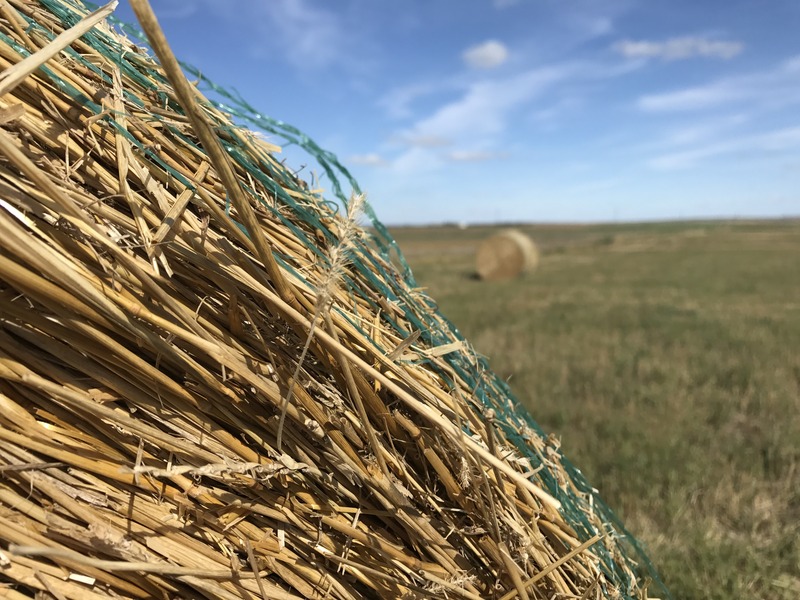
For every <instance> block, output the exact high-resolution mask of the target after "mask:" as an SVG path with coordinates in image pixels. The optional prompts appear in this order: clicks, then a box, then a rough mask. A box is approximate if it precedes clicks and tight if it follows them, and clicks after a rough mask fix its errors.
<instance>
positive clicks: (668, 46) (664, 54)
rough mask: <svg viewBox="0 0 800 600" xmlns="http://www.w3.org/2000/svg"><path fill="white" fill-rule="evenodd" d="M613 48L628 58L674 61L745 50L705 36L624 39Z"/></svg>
mask: <svg viewBox="0 0 800 600" xmlns="http://www.w3.org/2000/svg"><path fill="white" fill-rule="evenodd" d="M612 48H613V49H614V50H615V51H616V52H618V53H619V54H621V55H622V56H624V57H626V58H658V59H661V60H664V61H672V60H685V59H689V58H697V57H702V58H721V59H731V58H733V57H734V56H737V55H738V54H740V53H741V52H742V50H744V44H742V43H741V42H733V41H725V40H714V39H708V38H703V37H678V38H671V39H668V40H665V41H663V42H654V41H649V40H622V41H619V42H617V43H616V44H614V45H613V46H612Z"/></svg>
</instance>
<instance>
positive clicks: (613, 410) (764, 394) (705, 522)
mask: <svg viewBox="0 0 800 600" xmlns="http://www.w3.org/2000/svg"><path fill="white" fill-rule="evenodd" d="M518 229H520V230H522V231H523V232H525V233H527V234H528V235H530V236H531V237H532V238H533V239H534V240H535V242H536V243H537V245H538V246H539V248H540V250H541V254H542V257H541V261H540V264H539V267H538V269H537V270H536V271H535V272H533V273H529V274H526V275H525V276H523V277H521V278H519V279H516V280H513V281H509V282H501V283H493V282H492V283H490V282H483V281H479V280H477V279H476V277H475V276H474V271H475V268H474V255H475V249H476V247H477V245H478V244H479V243H480V241H481V240H483V239H484V238H486V237H487V236H489V235H491V234H492V233H494V231H495V230H496V228H493V227H488V226H486V227H483V226H482V227H470V228H467V229H464V230H462V229H459V228H457V227H448V226H441V227H420V228H393V229H392V234H393V235H394V236H395V238H396V239H397V241H398V243H399V245H400V247H401V249H402V250H403V252H404V253H405V255H406V259H407V260H408V262H409V264H410V265H411V267H412V269H413V272H414V275H415V277H416V279H417V282H418V283H419V285H420V286H421V287H424V288H425V289H426V291H427V292H428V293H429V294H430V295H431V296H432V297H433V298H434V299H435V300H436V301H437V303H438V304H439V307H440V309H441V311H442V313H443V314H444V315H445V316H446V317H448V318H449V319H450V320H451V321H453V322H454V324H455V325H456V326H457V327H458V328H459V329H460V331H461V332H462V333H463V334H464V336H465V337H466V338H467V339H468V340H470V342H471V343H472V344H473V346H474V347H475V350H476V351H477V352H479V353H481V354H483V355H485V356H487V357H488V358H489V362H490V365H491V366H492V368H493V370H494V371H496V372H497V373H499V374H500V375H501V376H502V377H504V378H506V379H508V381H509V383H510V385H511V388H512V390H513V391H514V393H515V395H516V396H517V398H518V399H519V400H520V401H521V402H522V403H523V404H524V405H525V406H526V407H527V408H528V410H529V411H530V412H531V414H532V415H533V417H534V419H535V420H536V421H537V422H538V423H539V424H540V425H541V426H542V427H543V428H544V430H545V431H546V432H549V433H553V434H555V435H556V436H557V437H559V438H560V439H561V443H562V449H563V451H564V454H565V455H566V456H567V457H568V458H569V459H570V460H571V461H572V462H573V463H575V464H576V465H577V466H578V467H579V468H580V469H581V470H582V471H583V472H584V474H585V475H586V476H587V478H588V479H589V481H590V482H591V483H592V485H594V486H595V487H597V488H598V489H599V490H600V494H601V496H602V497H603V499H604V500H605V501H606V502H607V503H608V504H609V505H610V506H611V507H612V508H613V509H614V510H615V511H616V513H617V514H618V516H620V517H621V518H622V520H623V521H624V522H625V524H626V525H627V527H628V528H629V530H630V531H631V532H632V533H633V534H634V535H635V536H636V537H637V538H639V539H640V540H641V541H642V542H643V543H644V545H645V546H646V548H647V550H648V553H649V555H650V558H651V559H652V560H653V562H654V563H655V564H656V566H657V568H658V570H659V571H660V573H661V575H662V578H663V579H664V581H665V582H666V584H667V586H668V587H669V588H670V591H671V592H672V594H673V597H674V598H675V599H676V600H681V599H695V598H697V599H700V598H704V599H713V600H716V599H719V600H722V599H726V600H727V599H732V598H755V599H764V600H766V599H770V600H773V599H779V600H784V599H785V600H789V599H792V600H794V599H796V598H798V597H800V221H796V220H795V221H791V220H786V221H764V222H756V221H732V222H675V223H647V224H613V225H564V226H559V225H542V226H520V227H518Z"/></svg>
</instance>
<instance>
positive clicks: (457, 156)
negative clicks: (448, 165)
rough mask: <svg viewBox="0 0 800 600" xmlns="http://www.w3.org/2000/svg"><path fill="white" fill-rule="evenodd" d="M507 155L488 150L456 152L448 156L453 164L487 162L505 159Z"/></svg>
mask: <svg viewBox="0 0 800 600" xmlns="http://www.w3.org/2000/svg"><path fill="white" fill-rule="evenodd" d="M506 156H507V154H505V153H502V152H489V151H486V150H454V151H452V152H449V153H448V154H447V155H446V158H447V160H449V161H451V162H470V163H471V162H485V161H487V160H495V159H498V158H505V157H506Z"/></svg>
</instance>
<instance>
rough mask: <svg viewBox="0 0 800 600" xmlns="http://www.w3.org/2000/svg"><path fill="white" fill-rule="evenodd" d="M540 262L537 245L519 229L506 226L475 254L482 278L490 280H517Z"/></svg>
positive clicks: (479, 275)
mask: <svg viewBox="0 0 800 600" xmlns="http://www.w3.org/2000/svg"><path fill="white" fill-rule="evenodd" d="M538 264H539V251H538V250H537V248H536V244H534V243H533V240H532V239H531V238H529V237H528V236H527V235H525V234H524V233H522V232H521V231H519V230H517V229H506V230H504V231H501V232H500V233H497V234H495V235H493V236H491V237H489V238H487V239H485V240H484V241H483V242H482V243H481V244H480V246H478V252H477V254H476V255H475V267H476V270H477V273H478V277H480V278H481V279H484V280H486V281H504V280H508V279H514V278H515V277H519V276H520V275H522V274H523V273H528V272H530V271H532V270H534V269H535V268H536V266H537V265H538Z"/></svg>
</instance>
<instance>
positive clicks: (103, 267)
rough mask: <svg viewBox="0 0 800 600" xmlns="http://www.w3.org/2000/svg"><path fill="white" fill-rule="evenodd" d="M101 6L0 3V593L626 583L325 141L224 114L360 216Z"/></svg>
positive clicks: (569, 485) (295, 594)
mask: <svg viewBox="0 0 800 600" xmlns="http://www.w3.org/2000/svg"><path fill="white" fill-rule="evenodd" d="M113 5H114V3H112V4H110V5H108V6H107V7H105V8H104V9H102V10H100V11H96V12H94V13H91V14H90V13H89V11H88V10H87V8H86V7H84V6H83V5H82V4H80V3H78V2H73V1H71V0H41V1H40V2H36V1H33V0H8V1H0V14H2V19H0V69H2V70H3V74H2V75H0V86H4V87H2V88H1V89H2V90H3V92H4V93H3V95H2V96H1V97H0V586H3V588H4V593H6V592H7V593H8V595H9V597H12V598H30V597H39V596H46V595H47V596H52V597H55V598H59V599H60V598H66V599H72V598H108V597H122V598H149V597H163V598H186V597H200V596H202V597H205V598H210V599H228V598H285V599H290V598H291V599H294V598H320V599H321V598H326V599H334V600H338V599H342V600H344V599H347V600H355V599H357V598H395V597H397V598H400V597H407V598H412V597H413V598H426V597H428V598H441V597H447V598H469V599H473V600H474V599H476V598H512V597H516V596H518V597H520V598H523V599H524V598H542V597H548V598H549V597H554V596H557V595H561V597H593V594H595V593H598V594H603V595H604V596H605V597H607V598H630V599H633V598H639V596H640V592H642V587H641V586H640V583H639V581H640V580H639V576H638V574H637V573H635V571H634V568H635V565H634V559H633V558H632V556H633V555H634V554H635V553H632V551H631V548H630V546H629V545H628V542H629V541H630V540H629V539H628V538H627V537H626V535H625V533H624V530H622V529H621V528H619V527H618V526H617V524H616V523H615V521H614V519H613V514H612V513H610V512H609V511H606V509H605V508H604V507H603V505H602V503H601V502H600V501H599V499H598V498H596V495H595V493H594V492H593V491H592V490H591V488H590V487H589V486H588V484H586V483H585V481H583V479H582V478H581V477H580V475H579V473H578V472H577V471H575V470H574V469H573V468H572V467H571V466H570V465H569V463H568V462H567V461H566V460H565V459H564V458H563V457H562V456H561V454H560V451H559V450H558V449H557V448H556V447H554V446H553V444H552V443H551V441H550V440H549V439H548V438H547V437H546V436H545V435H544V434H542V433H541V432H540V430H538V428H537V426H536V425H535V422H533V420H532V419H531V418H530V416H529V415H527V414H526V413H525V412H524V411H521V410H520V409H519V408H518V406H517V405H516V403H515V401H514V400H513V396H511V395H510V393H509V392H508V390H507V389H505V388H504V387H503V386H502V384H501V383H500V382H499V380H497V379H496V378H495V377H494V376H493V375H492V374H491V373H490V372H489V371H488V370H487V369H486V366H485V364H484V363H483V362H482V361H481V359H479V358H477V357H476V354H475V353H474V351H473V350H472V349H471V347H470V346H469V344H468V343H467V342H466V341H465V340H463V339H462V338H461V337H460V336H458V335H457V333H456V332H455V331H454V329H453V328H452V327H451V326H450V324H449V323H448V322H447V321H446V320H445V319H444V318H443V317H441V315H439V314H438V312H436V311H435V309H433V308H432V306H433V304H432V301H431V300H430V299H428V298H427V297H426V296H424V295H423V294H422V293H421V292H420V291H419V290H418V289H416V287H415V285H414V283H413V279H412V278H411V277H410V275H409V274H408V273H407V272H406V271H405V270H404V268H403V266H402V265H403V261H402V258H401V259H400V260H394V259H393V258H392V257H391V253H393V252H395V247H394V245H393V242H391V240H390V238H388V237H386V234H385V229H384V228H383V227H382V226H381V225H380V224H379V223H378V222H377V221H372V222H371V226H370V227H363V226H361V225H360V224H359V220H358V216H357V213H358V212H359V211H358V210H356V209H357V205H359V204H361V203H363V202H364V201H363V197H362V194H361V192H360V190H359V189H358V187H357V185H356V184H355V182H353V181H352V180H351V179H350V178H349V175H348V174H347V173H346V171H345V170H344V169H343V168H340V166H338V162H336V160H335V157H332V156H331V155H329V154H327V153H325V152H324V151H322V150H320V149H318V148H317V147H316V146H315V145H314V144H313V142H311V141H310V140H309V139H308V138H305V137H304V136H303V135H302V134H301V133H300V132H298V131H297V130H294V129H292V128H290V127H288V126H284V125H280V126H279V125H278V124H277V123H276V122H274V121H270V120H268V119H266V118H263V117H262V116H261V115H259V114H257V113H255V111H250V112H248V113H247V115H246V116H242V115H243V114H244V113H241V112H237V113H236V114H237V115H238V116H239V117H240V118H241V119H242V120H247V119H249V120H250V121H252V122H258V123H260V124H261V126H263V128H264V129H266V130H270V128H272V129H273V130H274V131H279V130H280V131H281V132H282V134H285V136H284V137H285V138H286V139H290V140H295V141H296V142H298V143H301V144H302V145H303V146H305V147H306V148H310V149H312V150H313V152H314V153H315V156H316V157H317V158H318V160H319V163H320V164H321V165H322V168H323V170H324V171H325V172H326V173H327V174H329V175H330V176H331V177H332V179H330V185H331V187H332V189H333V194H334V197H336V198H337V199H338V202H339V203H340V204H341V205H343V206H344V207H345V208H346V209H347V210H346V211H340V210H339V209H338V207H337V204H336V202H333V201H331V200H330V199H327V198H326V197H325V196H324V192H323V191H320V190H316V189H314V188H315V185H314V184H315V182H313V181H312V182H302V181H300V180H299V179H298V178H297V176H296V174H294V173H292V172H291V171H289V170H288V169H287V168H285V167H284V166H283V164H282V163H281V162H280V161H279V160H278V159H277V158H276V153H277V152H278V151H279V148H278V146H277V145H276V144H275V143H273V142H272V141H268V140H265V139H264V138H263V137H262V136H260V135H256V134H255V133H254V132H253V131H252V130H249V129H247V128H245V127H243V126H241V125H237V124H236V123H234V122H233V120H232V117H231V115H230V112H234V110H233V109H231V111H230V112H228V111H226V110H223V106H222V104H221V102H220V101H219V97H220V94H221V95H222V97H226V96H225V93H223V92H224V91H220V90H217V91H216V92H215V94H216V96H217V99H216V100H209V99H208V98H206V97H205V96H204V95H203V94H202V93H201V92H200V91H199V90H197V89H195V88H194V87H193V86H191V85H190V84H189V83H188V82H187V81H186V78H185V76H184V74H183V73H184V69H185V67H183V66H181V65H180V64H179V63H178V62H177V61H176V60H175V58H174V56H173V55H172V52H171V50H170V49H169V45H168V43H167V42H166V40H165V38H164V36H163V33H162V32H161V31H160V28H159V27H158V24H157V21H156V19H155V15H154V14H153V13H152V10H151V9H150V7H149V5H148V3H147V2H145V1H143V0H132V5H133V7H134V10H135V11H136V14H137V15H138V16H139V18H140V20H141V23H142V27H143V28H144V30H145V34H146V36H147V37H148V38H149V39H150V40H151V43H152V46H153V48H154V50H155V54H156V55H157V57H158V59H159V60H160V64H159V62H156V60H155V59H154V58H151V57H150V56H149V55H148V53H147V51H145V50H143V49H141V48H140V47H138V46H135V45H134V44H133V43H131V42H130V41H129V40H128V39H127V38H125V37H123V36H122V35H121V34H120V33H118V32H117V31H116V30H114V29H112V28H111V26H110V25H109V24H108V23H107V22H104V21H103V19H104V18H105V16H106V15H107V14H108V13H109V12H110V11H111V10H113ZM160 65H164V66H163V67H162V66H160ZM228 97H229V98H232V96H228ZM248 110H249V109H248ZM336 173H339V174H340V175H341V176H342V177H343V179H345V180H348V181H351V183H352V186H351V187H352V193H351V194H349V196H348V195H347V194H345V193H344V192H343V190H342V187H341V183H340V181H339V180H338V179H336V178H333V177H334V175H335V174H336ZM348 198H350V199H348ZM362 206H363V209H364V211H365V213H366V215H367V218H370V219H371V208H369V205H368V204H363V205H362ZM395 264H400V267H399V268H398V267H395ZM490 411H491V412H490ZM637 558H638V557H637ZM587 594H592V596H588V595H587Z"/></svg>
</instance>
